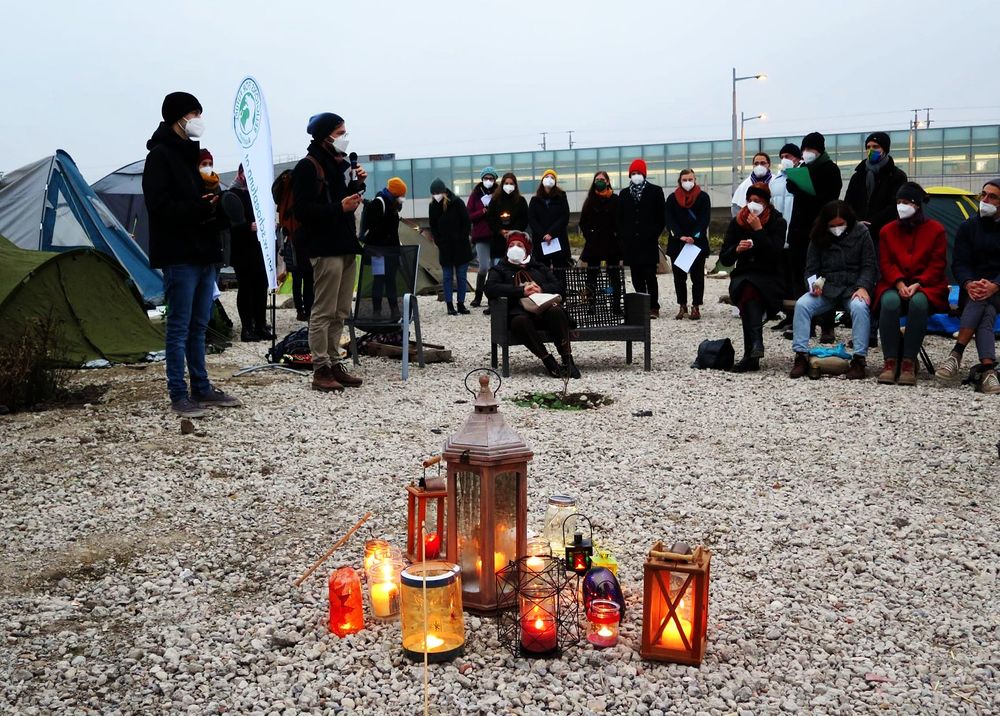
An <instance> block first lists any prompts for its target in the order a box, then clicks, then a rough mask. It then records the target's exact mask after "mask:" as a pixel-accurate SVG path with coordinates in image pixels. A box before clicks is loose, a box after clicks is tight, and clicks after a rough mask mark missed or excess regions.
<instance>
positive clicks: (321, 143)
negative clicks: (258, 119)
mask: <svg viewBox="0 0 1000 716" xmlns="http://www.w3.org/2000/svg"><path fill="white" fill-rule="evenodd" d="M306 131H307V132H308V133H309V134H310V135H311V136H312V142H310V143H309V148H308V149H307V150H306V157H305V158H304V159H302V160H301V161H300V162H299V163H298V164H297V165H296V167H295V171H294V173H293V175H292V195H293V197H294V199H293V201H294V211H295V217H296V219H298V221H299V223H300V224H301V229H300V230H299V234H298V236H297V238H296V240H297V241H298V240H299V237H301V243H302V244H303V245H304V246H305V249H306V252H307V253H308V255H309V260H310V263H311V264H312V267H313V282H314V291H315V298H314V300H313V307H312V313H311V314H310V316H309V349H310V351H311V352H312V358H313V382H312V387H313V390H321V391H341V390H343V389H344V387H345V386H346V387H349V388H355V387H359V386H360V385H361V383H362V380H361V378H358V377H356V376H353V375H351V374H350V373H348V372H347V368H346V367H345V366H344V363H343V360H342V359H341V357H340V337H341V335H342V334H343V332H344V321H345V320H346V319H347V317H348V316H349V315H350V312H351V300H352V299H353V297H354V279H355V274H356V272H357V262H356V255H357V254H359V253H360V252H361V245H360V243H359V242H358V236H357V229H356V227H355V222H354V212H355V211H356V210H357V208H358V206H360V205H361V195H362V192H364V186H365V183H364V182H365V178H366V177H367V176H368V174H367V172H365V170H364V169H362V168H361V167H360V166H359V165H357V164H354V165H353V166H352V163H351V162H349V161H348V159H347V147H348V137H347V127H346V126H345V124H344V120H343V119H342V118H341V117H339V116H338V115H336V114H333V113H332V112H323V113H321V114H317V115H314V116H313V117H311V118H310V120H309V124H308V127H307V129H306Z"/></svg>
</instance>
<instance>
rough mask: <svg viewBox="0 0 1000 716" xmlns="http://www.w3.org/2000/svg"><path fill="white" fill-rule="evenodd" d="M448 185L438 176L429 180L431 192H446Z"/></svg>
mask: <svg viewBox="0 0 1000 716" xmlns="http://www.w3.org/2000/svg"><path fill="white" fill-rule="evenodd" d="M447 193H448V186H447V185H446V184H445V183H444V182H443V181H442V180H441V178H440V177H438V178H437V179H435V180H434V181H432V182H431V194H447Z"/></svg>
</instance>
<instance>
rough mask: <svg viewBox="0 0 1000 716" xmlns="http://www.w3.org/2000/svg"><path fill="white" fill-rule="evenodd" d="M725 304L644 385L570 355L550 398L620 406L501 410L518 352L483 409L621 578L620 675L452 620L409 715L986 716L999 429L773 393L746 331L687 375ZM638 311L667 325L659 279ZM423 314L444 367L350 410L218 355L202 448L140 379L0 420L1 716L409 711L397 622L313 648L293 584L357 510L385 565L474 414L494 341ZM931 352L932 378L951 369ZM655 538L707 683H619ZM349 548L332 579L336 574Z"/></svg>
mask: <svg viewBox="0 0 1000 716" xmlns="http://www.w3.org/2000/svg"><path fill="white" fill-rule="evenodd" d="M725 289H726V282H725V281H709V282H708V298H707V305H706V310H705V312H704V313H705V318H704V319H703V320H702V321H701V322H699V323H695V322H690V321H683V322H678V321H673V320H670V319H667V320H662V319H661V320H659V321H655V322H654V323H653V337H654V338H653V339H654V349H653V368H654V369H653V371H652V372H651V373H648V374H647V373H644V372H643V371H642V369H641V362H640V363H639V364H635V365H633V366H628V367H627V366H625V363H624V347H623V346H622V345H620V344H598V343H592V344H582V345H580V346H579V347H578V349H577V351H576V356H577V360H578V362H579V364H580V367H581V370H582V371H583V374H584V376H583V379H582V380H580V381H575V383H574V385H573V388H574V389H576V390H584V389H585V390H593V391H599V392H602V393H606V394H608V395H610V396H611V397H613V398H614V399H615V403H614V404H613V405H611V406H606V407H602V408H600V409H597V410H592V411H584V412H579V413H558V412H548V411H542V410H532V409H530V408H519V407H516V406H514V405H512V404H511V403H510V400H509V399H510V398H511V397H512V396H513V395H515V394H517V393H520V392H523V391H527V390H534V389H538V388H543V387H545V388H550V387H558V386H559V385H560V384H559V382H558V381H552V380H551V379H549V378H547V377H546V376H545V375H543V373H542V371H541V370H540V366H539V365H538V364H537V363H536V362H535V361H534V359H532V358H531V357H530V356H529V355H528V354H527V353H526V351H524V350H523V349H514V351H513V353H512V370H513V377H512V378H511V379H510V380H509V381H506V382H505V383H504V387H503V390H502V391H501V393H500V397H501V399H503V398H507V399H508V400H507V401H506V402H505V403H504V404H502V406H501V410H502V411H503V413H504V415H505V416H506V419H507V420H508V422H510V423H512V424H513V425H515V426H516V427H517V429H518V430H519V431H520V432H521V433H522V434H523V435H524V436H525V438H526V439H527V440H528V441H529V442H530V443H532V444H533V446H534V449H535V460H534V462H533V463H532V464H531V467H530V475H529V505H530V511H529V522H530V527H531V528H532V529H534V530H538V529H540V528H541V520H542V517H543V514H544V507H545V498H546V496H547V495H549V494H552V493H568V494H574V495H577V496H578V497H579V499H580V503H581V507H582V510H583V511H584V512H585V513H586V514H588V515H589V516H590V517H592V518H593V520H594V521H595V523H596V524H597V525H598V529H597V534H596V536H597V538H598V539H599V540H600V541H602V542H603V543H605V544H607V545H608V546H610V547H611V548H612V549H613V551H614V552H615V554H616V555H617V557H618V559H619V561H620V563H621V570H620V575H621V579H622V583H623V587H624V588H625V591H626V593H627V599H628V602H629V611H628V616H627V620H626V623H625V624H624V625H623V638H622V640H621V642H620V643H619V645H618V646H617V647H616V648H614V649H610V650H605V651H594V650H593V649H592V648H591V647H590V646H589V645H586V644H585V645H583V646H579V647H577V648H574V649H571V650H569V651H568V652H567V653H566V654H564V655H563V657H562V658H560V659H556V660H549V661H529V660H515V659H513V658H512V657H511V656H510V655H509V654H508V653H506V652H505V651H503V650H502V649H501V648H500V646H499V645H498V643H497V640H496V633H495V626H494V623H493V621H492V619H487V618H478V617H470V618H468V619H467V624H466V626H467V649H466V656H465V657H463V658H460V659H458V660H457V661H455V662H453V663H451V664H447V665H439V666H434V667H432V673H431V682H432V688H431V694H432V695H431V712H432V713H437V714H524V715H525V716H528V715H533V714H545V713H567V714H570V713H571V714H649V715H650V716H660V715H662V714H695V713H696V714H768V713H778V712H789V713H795V712H800V713H809V714H852V713H892V714H928V713H935V714H938V713H959V714H987V713H997V712H998V711H1000V688H998V684H997V674H998V671H1000V656H998V653H1000V648H998V631H1000V604H998V597H997V591H998V590H997V586H998V579H997V565H998V563H1000V548H998V547H997V544H998V542H1000V541H998V539H997V536H998V535H997V533H998V520H997V492H996V489H995V483H996V474H997V447H996V445H995V443H996V439H997V435H996V434H995V430H992V431H991V430H985V429H984V426H985V425H987V424H995V421H996V415H997V405H998V404H997V402H996V400H995V399H991V398H990V397H988V396H982V395H977V394H973V393H972V392H970V391H969V390H968V389H964V388H957V387H956V388H941V387H938V386H935V385H932V384H931V382H930V381H924V382H921V384H920V385H919V386H918V387H916V388H910V389H907V388H903V387H898V388H894V387H884V386H877V385H876V384H875V383H874V378H872V379H870V380H868V381H865V382H854V383H848V382H846V381H843V380H839V379H825V380H822V381H818V382H813V381H809V380H800V381H794V382H793V381H791V380H789V379H788V378H787V370H788V368H789V366H790V357H791V352H790V345H789V343H788V342H787V341H785V340H783V339H782V338H781V337H780V336H779V335H778V334H777V333H774V332H771V331H769V330H766V331H765V333H766V338H765V339H766V341H767V349H768V355H767V358H766V359H765V370H764V371H762V372H761V373H759V374H751V375H744V376H737V375H730V374H723V373H718V372H713V371H695V370H691V369H690V368H689V364H690V362H691V360H692V359H693V357H694V355H695V352H696V348H697V345H698V342H699V341H700V340H702V339H704V338H718V337H721V336H724V335H730V336H733V337H736V336H738V335H739V324H738V322H737V321H736V319H734V318H732V316H731V314H730V309H729V307H728V306H725V305H720V304H718V303H717V299H718V297H719V296H720V295H722V294H723V293H724V292H725ZM661 292H662V294H663V295H664V296H665V297H666V298H667V300H666V301H664V305H665V309H664V314H665V315H666V314H667V313H672V312H671V311H669V308H668V305H669V298H670V296H672V288H670V284H669V281H668V277H661ZM234 298H235V297H234V295H233V294H231V293H227V294H225V298H224V300H225V301H226V303H227V305H228V306H229V307H230V310H231V314H232V315H235V310H234ZM421 306H422V309H423V319H424V330H425V336H426V340H429V341H431V342H435V343H443V344H446V345H447V346H448V347H450V348H452V349H454V351H455V358H456V359H455V362H454V363H453V364H438V365H431V366H428V367H427V368H426V369H425V370H423V371H421V370H419V369H416V368H414V369H413V371H412V374H411V378H410V381H409V382H408V383H406V384H404V383H402V382H401V381H400V378H399V364H398V363H397V362H391V361H388V360H382V359H366V360H364V362H363V364H362V366H361V368H360V371H359V372H360V374H361V375H362V376H363V377H364V379H365V381H366V384H365V387H364V388H362V389H361V390H359V391H354V392H348V393H347V394H344V395H323V394H319V393H315V392H311V391H310V390H309V389H308V383H307V382H306V380H305V379H301V378H298V377H295V376H291V375H287V374H278V373H273V374H272V373H267V374H256V375H254V376H251V377H245V378H233V377H231V374H232V372H233V370H234V368H235V367H237V366H238V365H245V364H249V363H255V362H259V360H258V358H257V356H259V355H262V354H263V347H262V346H261V344H252V346H253V348H254V349H255V350H254V353H253V355H251V353H250V352H248V350H247V348H248V347H247V346H245V345H242V344H238V343H237V344H236V345H235V346H234V348H233V349H231V350H229V351H227V352H226V353H225V354H223V355H219V356H212V357H211V359H210V367H211V371H212V374H213V377H214V379H216V380H217V382H218V384H220V385H221V386H223V387H224V388H225V389H226V390H229V391H231V392H233V393H235V394H237V395H239V396H240V397H242V398H243V400H244V401H245V403H246V407H244V408H242V409H238V410H229V411H216V412H214V413H212V414H211V415H210V416H209V417H207V418H205V419H203V420H200V421H198V422H197V427H198V432H199V434H195V435H181V432H180V429H179V425H178V420H177V419H176V418H174V417H172V416H171V415H169V414H168V412H167V411H166V407H167V401H166V397H165V386H164V381H163V368H162V366H160V365H150V366H145V367H140V368H139V369H136V368H126V367H117V368H113V369H109V370H95V371H89V372H83V373H80V374H78V375H77V376H76V379H77V380H79V381H83V382H88V383H105V384H108V385H109V387H110V389H109V391H108V393H107V395H106V397H105V399H104V400H103V401H102V402H100V403H97V404H94V405H92V406H86V407H81V408H64V409H59V410H51V411H47V412H41V413H26V414H20V415H14V416H7V417H3V418H0V451H2V464H3V471H2V475H0V485H2V489H3V494H4V497H5V499H4V500H3V502H2V505H0V526H2V529H3V533H4V535H5V540H4V547H3V560H2V561H0V638H2V651H0V711H2V712H15V713H24V714H36V713H38V714H41V713H93V714H116V713H189V714H203V713H204V714H209V713H224V712H229V713H240V714H243V713H260V714H295V713H317V714H319V713H331V714H332V713H345V714H413V713H422V691H421V686H422V671H421V668H420V667H415V666H412V665H410V664H409V663H408V662H406V661H404V660H403V658H402V655H401V650H400V643H399V626H398V624H390V625H375V626H370V627H367V628H366V629H365V630H364V631H362V632H360V633H359V634H357V635H354V636H351V637H348V638H345V639H338V638H336V637H334V636H332V635H331V634H330V633H328V631H327V629H326V626H325V618H326V599H325V595H324V587H325V581H324V579H323V575H322V572H325V571H326V570H321V573H319V574H318V575H317V576H316V577H314V578H312V579H311V580H310V581H308V582H307V583H306V584H305V585H304V586H303V588H301V589H296V588H294V587H293V586H292V581H293V580H294V579H295V578H296V577H297V576H298V575H299V574H300V573H301V572H302V571H303V570H304V568H305V567H306V566H307V565H308V564H309V563H310V562H311V561H312V560H313V559H315V558H316V556H318V555H319V554H321V553H322V552H323V551H324V550H325V549H326V548H327V546H329V545H330V544H331V543H332V542H333V541H335V539H336V538H337V537H339V536H340V535H341V534H342V533H343V532H344V531H345V530H346V529H347V528H348V527H349V526H350V525H351V524H353V523H354V521H355V520H357V519H358V517H359V516H360V515H362V514H364V512H365V511H366V510H371V511H373V512H374V513H375V517H374V518H373V520H372V521H373V523H374V531H375V533H377V534H383V535H385V536H386V537H388V538H389V539H391V540H392V541H393V542H394V543H396V544H402V542H403V532H404V528H405V519H406V518H405V499H404V490H403V485H404V484H406V483H407V482H408V481H409V480H411V479H412V478H414V477H416V476H418V474H419V460H421V459H423V458H424V457H426V456H428V455H429V454H431V453H433V452H435V451H437V450H438V449H440V446H441V444H442V442H443V440H444V437H445V436H446V435H447V434H448V433H449V432H451V431H453V430H455V429H457V428H458V427H459V426H460V425H461V423H462V421H463V420H464V418H465V416H466V415H467V414H468V412H469V410H470V407H469V405H468V404H467V403H465V402H458V401H465V400H467V399H468V398H469V396H468V394H466V393H465V391H464V389H463V387H462V377H463V376H464V375H465V373H466V372H467V371H469V370H471V369H473V368H475V367H478V366H481V365H485V364H487V362H488V355H489V345H488V331H487V323H486V321H487V320H488V319H485V318H484V317H482V316H481V315H479V313H478V312H476V313H475V314H474V315H471V316H460V317H455V318H450V317H447V316H446V315H444V308H443V304H439V303H435V302H433V301H432V300H430V299H422V301H421ZM279 315H280V318H279V327H280V328H281V329H282V330H286V329H288V328H290V327H291V326H292V325H293V321H292V319H293V317H294V314H293V312H291V311H288V310H283V311H280V312H279ZM838 330H840V329H838ZM845 337H846V336H845ZM928 347H929V349H930V352H931V355H932V356H934V357H935V358H936V359H938V360H940V359H941V358H942V357H943V356H944V355H945V354H946V353H947V349H948V341H946V340H945V339H942V338H931V339H929V341H928ZM879 361H880V356H879V355H878V353H877V351H874V352H873V356H872V363H873V364H875V363H879ZM643 410H650V411H652V416H651V417H635V416H634V415H633V413H636V412H638V411H643ZM658 539H663V540H665V541H667V542H668V543H669V542H672V541H674V540H678V539H683V540H685V541H687V542H689V543H692V544H697V543H701V544H704V545H706V546H708V547H710V548H711V549H712V550H713V552H714V559H713V569H712V575H713V581H712V585H711V603H710V613H709V645H708V651H707V655H706V657H705V661H704V663H703V664H702V666H701V668H690V667H683V666H678V665H670V664H661V663H654V662H644V661H642V660H640V659H639V655H638V642H639V634H640V624H639V622H640V619H641V611H642V610H641V594H642V562H643V558H644V555H645V553H646V551H648V549H649V547H650V546H651V545H652V544H653V542H655V541H656V540H658ZM362 541H363V540H362V539H361V538H360V537H359V538H358V539H355V540H353V541H352V542H350V543H349V544H348V546H347V547H346V548H345V549H343V550H342V551H341V552H339V553H338V554H337V555H336V556H335V558H334V559H333V560H331V562H330V563H329V564H328V566H330V567H332V566H335V565H336V564H338V563H352V564H355V565H357V564H358V562H359V560H360V552H361V542H362Z"/></svg>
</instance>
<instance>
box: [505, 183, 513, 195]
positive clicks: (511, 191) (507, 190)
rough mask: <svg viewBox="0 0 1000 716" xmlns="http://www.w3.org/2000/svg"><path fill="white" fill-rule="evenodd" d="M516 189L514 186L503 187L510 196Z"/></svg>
mask: <svg viewBox="0 0 1000 716" xmlns="http://www.w3.org/2000/svg"><path fill="white" fill-rule="evenodd" d="M514 189H515V187H514V185H513V184H504V185H503V190H504V191H505V192H506V193H508V194H513V193H514Z"/></svg>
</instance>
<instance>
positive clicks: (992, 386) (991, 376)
mask: <svg viewBox="0 0 1000 716" xmlns="http://www.w3.org/2000/svg"><path fill="white" fill-rule="evenodd" d="M979 389H980V390H981V391H983V392H984V393H989V394H991V395H993V394H995V393H1000V380H998V379H997V372H996V370H995V369H994V368H993V366H990V367H989V370H987V371H986V372H985V374H984V375H983V382H982V383H980V384H979Z"/></svg>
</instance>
